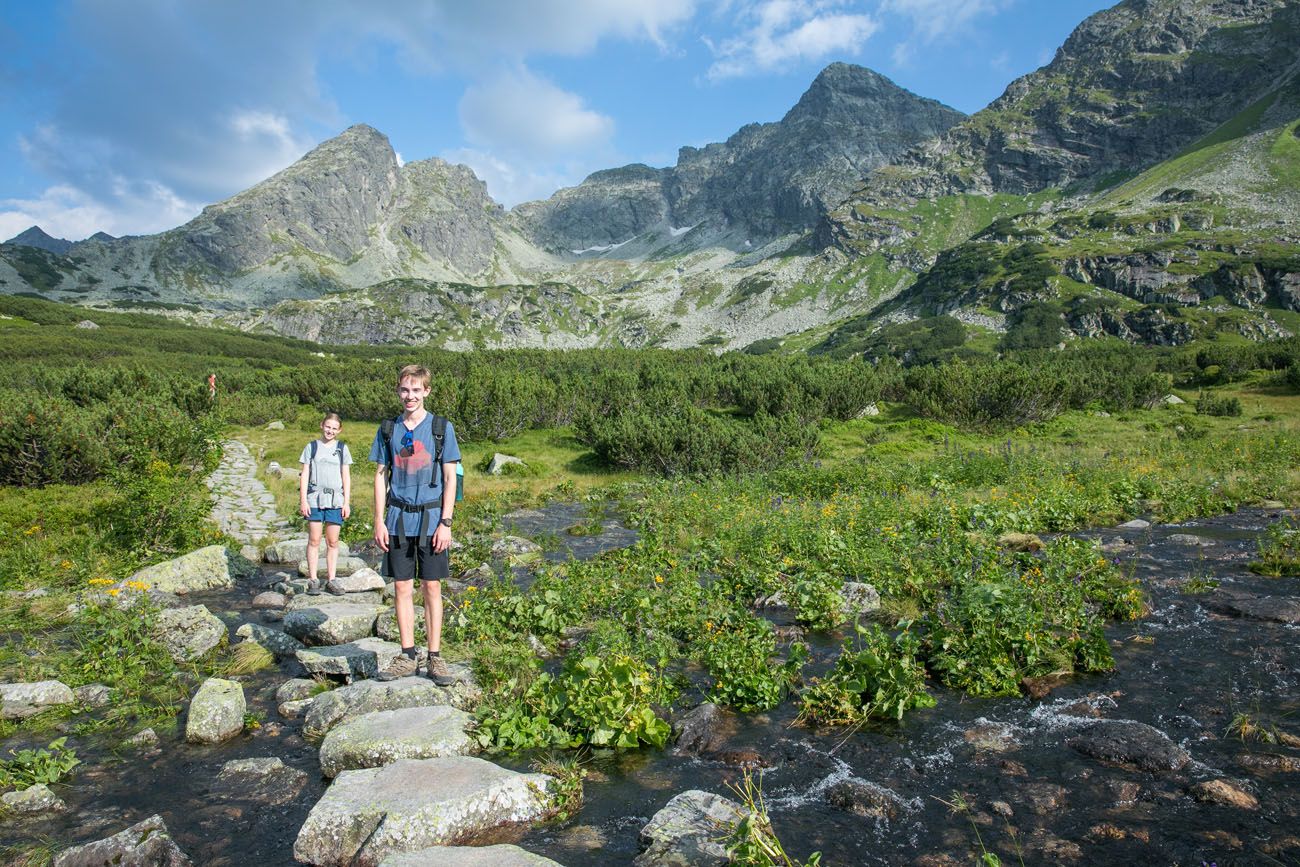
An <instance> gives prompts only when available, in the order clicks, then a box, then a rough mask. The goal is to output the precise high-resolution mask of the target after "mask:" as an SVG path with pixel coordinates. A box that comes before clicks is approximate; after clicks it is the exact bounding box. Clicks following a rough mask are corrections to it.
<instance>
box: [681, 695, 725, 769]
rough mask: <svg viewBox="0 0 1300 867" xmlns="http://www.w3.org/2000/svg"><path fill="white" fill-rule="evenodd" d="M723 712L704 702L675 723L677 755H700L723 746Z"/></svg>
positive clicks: (712, 704)
mask: <svg viewBox="0 0 1300 867" xmlns="http://www.w3.org/2000/svg"><path fill="white" fill-rule="evenodd" d="M724 723H725V718H724V715H723V711H722V709H721V708H719V707H718V706H717V705H716V704H714V703H712V702H707V701H706V702H704V703H703V704H701V705H699V706H698V707H696V708H694V709H692V710H691V711H689V712H687V713H685V714H683V715H682V716H680V717H678V718H677V719H676V720H674V721H673V733H674V734H675V735H676V737H677V745H676V746H675V747H673V752H674V753H676V754H677V755H679V756H681V755H700V754H701V753H707V752H711V751H713V750H716V749H718V748H719V747H721V746H722V741H723V731H722V729H723V725H724Z"/></svg>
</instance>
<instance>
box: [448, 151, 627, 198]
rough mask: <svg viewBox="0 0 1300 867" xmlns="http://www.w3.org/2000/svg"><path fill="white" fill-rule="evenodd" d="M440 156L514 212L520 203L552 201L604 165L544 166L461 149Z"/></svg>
mask: <svg viewBox="0 0 1300 867" xmlns="http://www.w3.org/2000/svg"><path fill="white" fill-rule="evenodd" d="M440 156H441V157H442V158H443V159H444V160H447V161H448V162H452V163H462V164H464V165H467V166H469V167H470V168H471V169H473V170H474V174H475V175H477V176H478V177H479V178H481V179H482V180H483V182H484V183H485V184H487V188H488V194H489V195H491V196H492V198H493V199H494V200H495V201H497V202H500V203H501V204H502V205H505V206H506V207H507V208H513V207H514V206H515V205H517V204H519V203H520V202H531V201H534V200H536V199H545V198H549V197H550V195H551V193H554V192H555V191H556V190H558V189H560V188H561V187H571V186H573V185H575V184H577V183H579V182H580V181H581V180H582V179H583V178H584V177H586V176H587V175H589V174H591V172H592V171H594V170H595V169H596V168H600V167H602V165H603V164H602V165H593V164H579V163H576V162H573V161H569V162H545V161H539V160H527V159H523V158H518V157H516V158H513V159H509V160H506V159H501V158H500V157H498V156H495V155H493V154H491V153H489V152H487V151H481V150H475V149H474V148H459V149H457V150H452V151H447V152H444V153H442V154H440Z"/></svg>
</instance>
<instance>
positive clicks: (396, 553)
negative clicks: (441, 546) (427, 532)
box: [384, 536, 451, 581]
mask: <svg viewBox="0 0 1300 867" xmlns="http://www.w3.org/2000/svg"><path fill="white" fill-rule="evenodd" d="M417 543H418V540H417V539H416V538H415V537H414V536H392V537H390V538H389V540H388V553H387V554H385V555H384V576H385V577H387V578H392V579H393V580H394V581H411V580H414V579H416V578H419V579H420V580H421V581H442V580H444V579H446V578H447V576H448V575H449V574H451V572H450V565H449V563H448V557H447V552H446V551H443V552H442V553H441V554H435V553H434V552H433V539H432V538H428V539H426V540H425V542H424V544H423V545H420V544H417Z"/></svg>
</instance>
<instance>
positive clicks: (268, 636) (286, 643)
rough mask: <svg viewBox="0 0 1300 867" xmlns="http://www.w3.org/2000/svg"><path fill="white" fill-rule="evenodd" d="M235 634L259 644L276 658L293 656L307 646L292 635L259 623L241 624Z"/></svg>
mask: <svg viewBox="0 0 1300 867" xmlns="http://www.w3.org/2000/svg"><path fill="white" fill-rule="evenodd" d="M235 635H237V636H239V637H240V638H242V639H244V640H245V641H251V642H253V643H254V644H260V645H261V646H262V647H264V648H266V649H267V650H268V651H270V653H271V655H272V656H274V657H275V658H276V659H277V660H279V659H285V658H287V657H290V656H293V655H295V654H296V653H297V652H298V651H300V650H302V649H303V648H304V647H306V646H307V645H305V644H303V643H302V642H301V641H299V640H298V639H296V638H294V637H293V636H292V635H285V634H284V633H283V632H281V631H280V630H278V629H271V628H270V627H268V626H263V625H261V624H260V623H245V624H242V625H241V626H240V627H239V628H238V629H236V630H235Z"/></svg>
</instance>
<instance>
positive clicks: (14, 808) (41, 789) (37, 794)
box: [0, 783, 68, 816]
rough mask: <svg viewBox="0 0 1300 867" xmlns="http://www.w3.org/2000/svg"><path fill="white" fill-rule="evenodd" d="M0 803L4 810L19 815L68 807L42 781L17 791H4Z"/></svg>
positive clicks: (32, 814) (55, 810) (48, 811)
mask: <svg viewBox="0 0 1300 867" xmlns="http://www.w3.org/2000/svg"><path fill="white" fill-rule="evenodd" d="M0 805H2V806H3V807H4V810H5V812H8V813H13V814H16V815H19V816H34V815H38V814H40V813H57V812H60V811H62V810H66V809H68V805H67V804H65V803H63V799H62V798H60V797H59V796H58V795H56V794H54V793H53V792H51V791H50V787H49V786H47V785H45V784H44V783H36V784H35V785H32V786H28V787H27V788H25V789H20V790H18V791H17V792H5V793H4V794H3V795H0Z"/></svg>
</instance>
